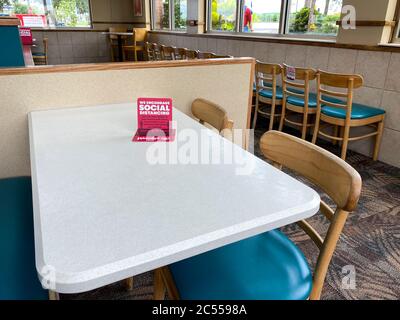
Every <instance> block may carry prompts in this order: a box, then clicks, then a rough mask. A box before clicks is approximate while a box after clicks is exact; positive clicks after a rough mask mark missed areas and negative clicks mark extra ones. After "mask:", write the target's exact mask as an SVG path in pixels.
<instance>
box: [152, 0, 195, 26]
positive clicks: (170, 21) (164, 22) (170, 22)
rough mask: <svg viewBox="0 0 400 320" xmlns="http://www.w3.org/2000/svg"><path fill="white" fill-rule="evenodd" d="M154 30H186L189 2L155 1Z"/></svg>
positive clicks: (177, 0)
mask: <svg viewBox="0 0 400 320" xmlns="http://www.w3.org/2000/svg"><path fill="white" fill-rule="evenodd" d="M152 12H153V29H156V30H178V31H179V30H186V20H187V0H153V1H152Z"/></svg>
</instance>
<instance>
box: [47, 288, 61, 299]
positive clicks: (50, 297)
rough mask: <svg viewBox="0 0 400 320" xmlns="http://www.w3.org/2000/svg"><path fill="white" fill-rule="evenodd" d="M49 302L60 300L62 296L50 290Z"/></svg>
mask: <svg viewBox="0 0 400 320" xmlns="http://www.w3.org/2000/svg"><path fill="white" fill-rule="evenodd" d="M49 300H60V295H59V294H58V293H57V292H55V291H52V290H49Z"/></svg>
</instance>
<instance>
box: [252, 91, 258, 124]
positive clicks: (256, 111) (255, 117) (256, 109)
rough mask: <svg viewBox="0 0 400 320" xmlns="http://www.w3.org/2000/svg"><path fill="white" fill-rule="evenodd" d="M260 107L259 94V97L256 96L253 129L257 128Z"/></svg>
mask: <svg viewBox="0 0 400 320" xmlns="http://www.w3.org/2000/svg"><path fill="white" fill-rule="evenodd" d="M258 106H259V101H258V94H257V96H256V107H255V109H254V117H253V129H255V128H256V124H257V115H258Z"/></svg>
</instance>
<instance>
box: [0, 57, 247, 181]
mask: <svg viewBox="0 0 400 320" xmlns="http://www.w3.org/2000/svg"><path fill="white" fill-rule="evenodd" d="M253 70H254V60H253V59H250V58H238V59H216V60H193V61H166V62H143V63H136V64H132V63H120V64H91V65H70V66H49V67H40V68H31V69H25V68H24V69H3V70H0V97H1V100H0V178H5V177H15V176H23V175H30V164H29V143H28V120H27V119H28V117H27V115H28V113H29V112H30V111H34V110H46V109H57V108H72V107H81V106H95V105H101V104H110V103H123V102H131V103H132V107H135V103H136V99H137V98H138V97H171V98H172V99H173V101H174V106H175V107H177V108H178V109H180V110H181V111H183V112H185V113H187V114H190V105H191V102H192V101H193V100H194V99H196V98H199V97H201V98H205V99H208V100H211V101H213V102H215V103H218V104H220V105H221V106H223V107H224V108H225V109H226V110H227V112H228V114H229V117H230V118H231V119H232V120H233V121H234V123H235V125H234V127H235V128H238V129H239V128H240V129H245V128H248V127H249V123H250V120H249V119H250V108H251V105H250V104H251V94H252V79H253Z"/></svg>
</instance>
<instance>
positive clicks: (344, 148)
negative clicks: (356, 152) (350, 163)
mask: <svg viewBox="0 0 400 320" xmlns="http://www.w3.org/2000/svg"><path fill="white" fill-rule="evenodd" d="M349 135H350V126H345V127H344V133H343V144H342V154H341V158H342V159H343V160H346V154H347V146H348V144H349Z"/></svg>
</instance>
